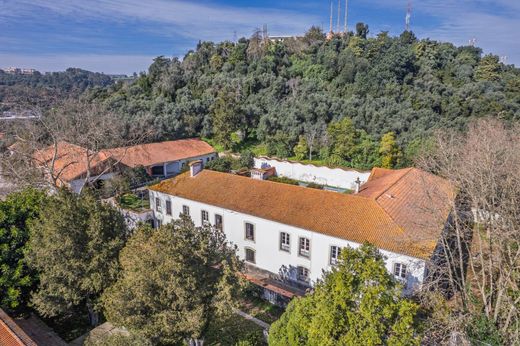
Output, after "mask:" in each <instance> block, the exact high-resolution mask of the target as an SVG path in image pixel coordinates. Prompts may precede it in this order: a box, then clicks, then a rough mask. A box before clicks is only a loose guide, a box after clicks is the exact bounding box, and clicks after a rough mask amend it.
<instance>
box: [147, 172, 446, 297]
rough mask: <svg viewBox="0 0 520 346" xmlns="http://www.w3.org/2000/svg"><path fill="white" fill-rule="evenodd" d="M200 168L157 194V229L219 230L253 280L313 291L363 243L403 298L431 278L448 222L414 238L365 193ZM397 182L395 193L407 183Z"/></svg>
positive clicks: (162, 186)
mask: <svg viewBox="0 0 520 346" xmlns="http://www.w3.org/2000/svg"><path fill="white" fill-rule="evenodd" d="M194 166H195V167H193V166H192V169H191V172H188V173H185V174H183V175H181V176H179V177H177V178H173V179H170V180H166V181H164V182H162V183H160V184H158V185H156V186H153V187H151V189H150V205H151V207H152V209H153V211H154V219H155V221H156V224H157V225H161V224H166V223H169V222H171V221H172V220H174V219H176V218H179V216H180V215H181V214H188V215H189V216H190V217H191V218H192V220H193V221H194V223H195V225H196V226H202V225H203V224H211V225H213V226H215V227H219V228H221V229H222V230H223V232H224V233H225V234H226V237H227V239H228V240H229V241H230V242H232V243H233V244H235V245H236V246H237V248H238V255H239V257H240V258H241V259H243V260H244V261H245V262H246V264H248V267H249V268H252V269H253V272H254V271H257V272H263V273H268V276H269V277H270V278H271V279H276V280H278V281H279V282H280V283H283V284H284V285H286V286H284V287H288V286H289V287H291V286H292V287H294V288H297V289H300V290H304V289H305V288H307V287H311V286H312V285H314V283H315V282H316V280H318V279H319V278H321V276H322V274H323V272H325V271H329V270H330V269H331V268H332V266H334V265H335V264H336V263H337V260H338V256H339V254H340V252H341V249H342V248H345V247H347V246H349V247H351V248H356V247H359V246H360V244H362V243H363V242H365V241H368V242H371V243H373V244H374V245H375V246H377V247H378V248H379V249H380V252H381V253H382V254H383V255H384V256H385V263H386V268H387V269H388V271H389V272H390V273H392V274H393V275H394V276H395V277H396V279H398V280H400V281H401V282H402V283H403V285H404V290H405V293H411V292H413V291H414V290H416V289H419V288H420V287H421V284H422V283H423V282H424V280H425V278H426V275H427V265H426V263H427V261H428V260H429V257H430V256H431V254H432V253H433V251H434V248H435V246H436V243H437V239H438V237H439V235H440V232H441V231H442V228H443V222H438V223H436V225H437V226H438V227H439V229H438V230H436V231H435V232H434V233H435V234H432V235H431V236H428V237H426V236H425V234H422V236H420V237H417V234H416V233H417V231H418V230H420V228H419V227H415V228H414V230H413V231H411V232H408V231H407V230H405V229H404V228H403V227H401V226H400V225H398V224H396V223H395V222H394V221H393V219H392V217H391V216H390V215H389V214H388V213H387V212H386V211H385V210H384V208H382V207H380V206H379V204H378V203H377V199H375V198H372V197H367V196H362V195H361V194H362V193H363V192H364V190H363V189H362V190H361V191H360V193H359V194H357V195H345V194H341V193H337V192H331V191H322V190H316V189H310V188H306V187H300V186H292V185H287V184H280V183H276V182H270V181H260V180H258V179H251V178H246V177H241V176H236V175H232V174H226V173H219V172H213V171H207V170H202V171H201V169H202V168H201V167H197V165H194ZM408 173H409V172H408ZM408 173H407V174H408ZM401 174H402V173H399V176H400V175H401ZM399 176H398V177H394V179H393V180H392V181H390V182H389V183H391V184H390V185H391V186H394V185H395V183H396V182H395V181H394V180H397V181H399V180H400V179H401V178H403V176H404V175H403V176H400V177H399ZM369 180H370V179H369ZM374 181H377V183H381V181H380V180H379V179H376V178H374ZM369 187H372V188H374V187H375V188H377V186H374V185H373V186H370V184H369ZM412 189H413V187H412ZM365 191H366V190H365ZM385 191H386V190H385ZM367 193H371V190H368V192H367ZM446 210H447V209H446ZM448 213H449V211H448ZM444 214H445V216H446V218H447V213H446V212H445V213H444ZM412 217H414V216H412ZM444 221H446V219H444ZM421 233H423V232H422V231H421ZM426 238H427V239H426Z"/></svg>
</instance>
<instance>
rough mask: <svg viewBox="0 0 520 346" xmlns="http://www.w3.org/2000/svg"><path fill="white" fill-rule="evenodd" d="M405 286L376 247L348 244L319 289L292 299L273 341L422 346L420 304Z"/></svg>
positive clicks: (272, 333) (289, 344)
mask: <svg viewBox="0 0 520 346" xmlns="http://www.w3.org/2000/svg"><path fill="white" fill-rule="evenodd" d="M401 289H402V287H401V285H399V284H398V283H397V282H396V280H395V279H394V278H393V277H392V275H391V274H389V273H388V271H387V269H386V267H385V263H384V260H383V256H382V255H381V253H379V251H378V250H377V249H376V248H375V247H373V246H371V245H366V244H365V245H363V246H361V247H360V248H359V249H356V250H354V249H351V248H343V249H342V251H341V255H340V262H339V264H338V265H337V266H336V267H334V268H332V271H331V272H330V273H325V274H324V276H323V279H322V281H319V282H318V284H317V285H316V287H315V289H314V292H312V293H310V294H307V295H306V296H304V297H302V298H296V299H293V300H292V301H291V302H290V303H289V306H288V307H287V310H286V311H285V313H284V314H283V315H282V316H281V318H280V319H279V320H278V321H276V322H275V323H273V325H272V326H271V329H270V331H269V345H273V346H278V345H280V346H293V345H294V346H299V345H316V346H318V345H319V346H322V345H323V346H327V345H330V346H336V345H419V343H420V340H419V338H418V337H417V336H416V325H415V322H414V318H415V315H416V313H417V309H418V307H417V305H416V304H415V303H413V302H412V301H410V300H407V299H405V298H403V297H402V291H401Z"/></svg>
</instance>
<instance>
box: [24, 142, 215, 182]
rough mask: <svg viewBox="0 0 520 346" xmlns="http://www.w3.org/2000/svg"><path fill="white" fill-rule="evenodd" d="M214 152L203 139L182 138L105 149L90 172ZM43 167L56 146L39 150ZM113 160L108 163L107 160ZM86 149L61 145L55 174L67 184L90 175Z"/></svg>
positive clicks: (187, 157)
mask: <svg viewBox="0 0 520 346" xmlns="http://www.w3.org/2000/svg"><path fill="white" fill-rule="evenodd" d="M214 152H215V149H213V147H211V146H210V145H209V144H207V143H206V142H204V141H201V140H200V139H181V140H177V141H168V142H160V143H150V144H142V145H136V146H131V147H122V148H115V149H108V150H103V151H101V152H99V153H96V154H95V155H94V157H93V158H92V160H91V169H93V170H94V171H96V167H98V166H99V169H98V170H99V171H103V169H101V168H102V167H106V166H104V165H106V164H111V163H112V164H113V163H116V162H120V163H121V164H122V165H125V166H128V167H137V166H145V167H146V166H151V165H155V164H159V163H165V162H171V161H177V160H181V159H189V158H193V157H197V156H202V155H207V154H211V153H214ZM34 157H35V159H36V161H37V162H38V163H39V164H40V165H45V163H46V164H47V165H49V166H50V165H51V160H52V159H53V157H54V146H50V147H47V148H45V149H43V150H41V151H38V152H37V153H36V154H35V155H34ZM109 159H110V160H112V161H108V160H109ZM86 160H87V159H86V149H85V148H82V147H80V146H77V145H74V144H71V143H68V142H64V141H62V142H59V143H58V145H57V155H56V160H55V163H54V171H55V173H54V174H55V175H58V174H57V173H58V172H60V173H59V176H60V179H61V180H63V181H65V182H70V181H72V180H75V179H78V178H80V177H82V176H84V175H85V174H86V172H87V161H86Z"/></svg>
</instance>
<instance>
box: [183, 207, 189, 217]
mask: <svg viewBox="0 0 520 346" xmlns="http://www.w3.org/2000/svg"><path fill="white" fill-rule="evenodd" d="M182 213H183V214H185V215H188V216H189V215H190V207H188V206H187V205H183V206H182Z"/></svg>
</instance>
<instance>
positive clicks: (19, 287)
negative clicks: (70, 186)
mask: <svg viewBox="0 0 520 346" xmlns="http://www.w3.org/2000/svg"><path fill="white" fill-rule="evenodd" d="M45 200H46V198H45V193H44V192H42V191H38V190H33V189H27V190H24V191H21V192H17V193H12V194H10V195H8V197H7V198H6V200H5V201H0V306H2V307H4V308H9V309H17V308H22V307H25V306H26V304H27V302H28V299H29V293H30V291H31V289H32V288H33V287H34V285H35V283H36V275H35V273H34V272H33V271H32V270H31V269H29V267H28V266H27V261H26V258H25V252H26V251H27V250H28V246H27V241H28V240H29V223H30V222H31V221H32V220H35V219H36V218H37V217H38V215H39V213H40V210H41V208H42V207H43V203H44V202H45Z"/></svg>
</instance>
